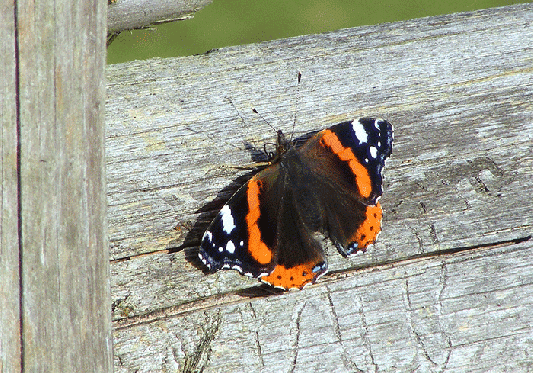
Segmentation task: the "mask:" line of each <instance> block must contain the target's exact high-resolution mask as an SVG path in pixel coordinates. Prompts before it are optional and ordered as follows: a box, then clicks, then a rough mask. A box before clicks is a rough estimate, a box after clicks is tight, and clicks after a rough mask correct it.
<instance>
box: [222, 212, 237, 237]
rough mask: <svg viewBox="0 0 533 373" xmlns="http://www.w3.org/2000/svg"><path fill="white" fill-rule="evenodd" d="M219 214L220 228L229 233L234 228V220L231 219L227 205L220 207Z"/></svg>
mask: <svg viewBox="0 0 533 373" xmlns="http://www.w3.org/2000/svg"><path fill="white" fill-rule="evenodd" d="M220 215H221V217H222V229H223V230H224V232H226V234H230V233H231V231H232V230H234V229H235V222H234V221H233V215H231V209H230V208H229V206H228V205H224V207H222V210H220Z"/></svg>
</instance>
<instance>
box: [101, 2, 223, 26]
mask: <svg viewBox="0 0 533 373" xmlns="http://www.w3.org/2000/svg"><path fill="white" fill-rule="evenodd" d="M212 2H213V0H178V1H169V0H117V1H112V2H111V3H110V5H109V9H108V15H107V32H108V34H118V33H120V32H122V31H125V30H133V29H140V28H146V27H149V26H150V25H154V24H158V23H165V22H173V21H180V20H185V19H189V18H192V17H193V15H194V13H196V12H197V11H199V10H200V9H202V8H203V7H205V6H206V5H209V4H211V3H212Z"/></svg>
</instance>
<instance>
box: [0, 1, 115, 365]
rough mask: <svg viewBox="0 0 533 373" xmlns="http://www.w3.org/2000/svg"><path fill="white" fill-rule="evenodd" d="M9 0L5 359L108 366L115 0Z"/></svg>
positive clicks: (0, 279) (5, 6) (5, 40)
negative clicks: (109, 92) (107, 157)
mask: <svg viewBox="0 0 533 373" xmlns="http://www.w3.org/2000/svg"><path fill="white" fill-rule="evenodd" d="M0 1H1V4H2V5H1V9H0V23H1V25H0V39H1V40H2V43H1V46H0V48H1V49H0V50H1V52H2V53H1V56H2V64H0V115H1V117H0V120H1V122H2V132H1V139H0V142H1V146H2V149H1V156H2V160H1V163H0V173H1V175H2V184H1V189H0V192H1V194H0V203H1V209H0V222H1V230H0V242H1V248H0V299H1V306H0V371H2V372H17V371H28V372H30V371H31V372H34V371H35V372H44V371H47V372H110V371H111V370H112V341H111V320H110V294H109V260H108V243H107V233H106V230H107V229H106V224H105V223H106V218H105V217H106V205H107V203H106V195H105V173H104V171H105V161H104V102H105V96H104V95H105V91H104V90H105V85H104V70H105V52H106V51H105V38H106V6H107V3H106V2H103V1H99V0H88V1H51V0H44V1H30V0H15V1H14V2H13V1H10V0H0Z"/></svg>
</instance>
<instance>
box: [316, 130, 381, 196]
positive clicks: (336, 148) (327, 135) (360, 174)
mask: <svg viewBox="0 0 533 373" xmlns="http://www.w3.org/2000/svg"><path fill="white" fill-rule="evenodd" d="M320 144H321V145H322V146H324V147H328V148H329V149H331V151H332V152H333V153H335V154H336V155H337V156H338V157H339V159H340V160H342V161H344V162H347V163H348V167H350V170H351V171H352V173H353V174H354V177H355V183H356V185H357V189H358V190H359V193H360V194H361V196H363V197H364V198H368V197H370V195H371V193H372V181H371V180H370V175H369V174H368V171H367V170H366V168H365V166H363V165H362V164H361V162H359V160H358V159H357V157H356V156H355V154H354V153H353V151H352V149H351V148H347V147H345V146H343V145H342V144H341V142H340V141H339V139H338V137H337V135H335V133H333V132H332V131H331V130H329V129H328V130H325V131H324V135H323V136H322V137H321V138H320Z"/></svg>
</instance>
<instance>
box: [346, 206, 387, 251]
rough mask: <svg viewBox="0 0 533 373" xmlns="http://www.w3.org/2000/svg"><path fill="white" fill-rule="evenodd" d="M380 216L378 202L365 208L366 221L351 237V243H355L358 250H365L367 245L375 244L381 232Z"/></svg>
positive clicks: (381, 213) (380, 211)
mask: <svg viewBox="0 0 533 373" xmlns="http://www.w3.org/2000/svg"><path fill="white" fill-rule="evenodd" d="M382 215H383V212H382V210H381V205H380V204H379V202H378V203H376V205H372V206H367V207H366V219H365V221H363V224H361V226H360V227H359V229H357V231H356V232H355V234H354V235H353V236H352V237H351V241H352V242H357V247H358V248H359V249H365V248H366V247H367V246H368V245H370V244H373V243H374V242H376V237H377V236H378V233H379V232H380V231H381V218H382Z"/></svg>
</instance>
